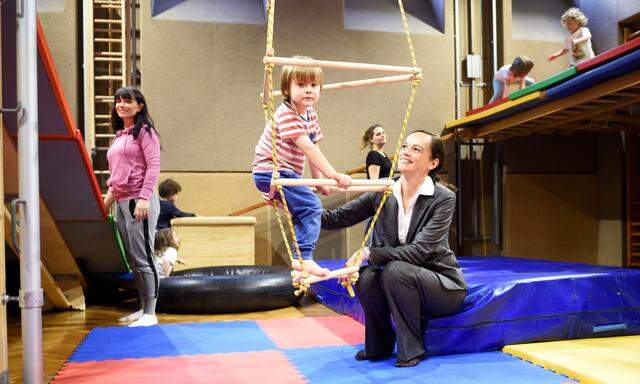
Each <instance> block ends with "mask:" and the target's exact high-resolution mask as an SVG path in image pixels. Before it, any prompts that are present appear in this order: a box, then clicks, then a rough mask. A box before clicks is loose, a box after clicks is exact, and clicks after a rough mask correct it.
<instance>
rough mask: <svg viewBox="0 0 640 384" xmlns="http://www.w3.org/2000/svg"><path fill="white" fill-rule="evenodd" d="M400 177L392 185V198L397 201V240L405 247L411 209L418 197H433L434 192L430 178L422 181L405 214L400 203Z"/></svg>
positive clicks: (411, 213) (411, 214)
mask: <svg viewBox="0 0 640 384" xmlns="http://www.w3.org/2000/svg"><path fill="white" fill-rule="evenodd" d="M401 183H402V176H401V177H400V178H399V179H398V180H397V181H396V182H395V183H394V184H393V196H395V198H396V200H397V201H398V239H399V240H400V244H402V245H405V244H406V241H407V232H409V225H410V224H411V216H413V208H414V206H415V205H416V200H418V196H419V195H425V196H433V194H434V192H435V185H434V184H433V179H431V177H430V176H427V178H426V179H425V180H424V182H423V183H422V185H421V186H420V188H418V192H416V194H415V196H413V197H412V198H411V200H410V201H409V208H408V209H407V212H405V211H404V204H403V202H402V187H401V185H402V184H401Z"/></svg>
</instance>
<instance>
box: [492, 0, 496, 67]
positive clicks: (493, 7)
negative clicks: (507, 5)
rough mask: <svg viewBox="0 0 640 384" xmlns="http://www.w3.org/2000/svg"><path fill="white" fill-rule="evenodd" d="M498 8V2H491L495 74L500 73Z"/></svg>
mask: <svg viewBox="0 0 640 384" xmlns="http://www.w3.org/2000/svg"><path fill="white" fill-rule="evenodd" d="M497 6H498V4H497V2H496V0H492V1H491V34H492V36H491V37H492V38H493V41H492V44H491V48H492V51H493V60H492V61H493V63H492V64H493V73H496V72H497V71H498V16H497V15H498V13H497V9H496V7H497Z"/></svg>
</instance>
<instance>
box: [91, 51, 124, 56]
mask: <svg viewBox="0 0 640 384" xmlns="http://www.w3.org/2000/svg"><path fill="white" fill-rule="evenodd" d="M96 56H122V51H100V52H96Z"/></svg>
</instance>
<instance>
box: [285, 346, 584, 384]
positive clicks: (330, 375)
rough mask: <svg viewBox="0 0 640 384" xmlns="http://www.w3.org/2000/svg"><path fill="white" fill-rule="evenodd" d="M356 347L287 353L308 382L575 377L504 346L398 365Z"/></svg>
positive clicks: (494, 383)
mask: <svg viewBox="0 0 640 384" xmlns="http://www.w3.org/2000/svg"><path fill="white" fill-rule="evenodd" d="M357 350H358V348H357V347H352V346H345V347H327V348H313V349H291V350H286V351H285V354H286V355H287V357H288V358H289V360H290V361H291V362H292V363H293V364H294V365H295V366H296V367H297V368H298V370H299V371H300V372H302V374H303V375H305V377H306V378H307V379H308V380H309V382H311V383H429V384H453V383H455V384H478V383H491V384H502V383H504V384H540V383H549V384H552V383H559V384H560V383H562V384H568V383H574V381H571V380H569V379H567V378H566V377H564V376H561V375H558V374H555V373H553V372H551V371H547V370H545V369H543V368H541V367H538V366H536V365H533V364H530V363H528V362H526V361H523V360H520V359H517V358H515V357H512V356H509V355H507V354H504V353H502V352H484V353H470V354H461V355H449V356H437V357H431V358H429V359H426V360H424V361H423V362H422V363H420V364H419V365H418V366H416V367H412V368H396V367H395V366H394V363H395V358H389V359H386V360H381V361H375V362H371V361H356V360H355V359H354V357H353V356H354V355H355V353H356V351H357Z"/></svg>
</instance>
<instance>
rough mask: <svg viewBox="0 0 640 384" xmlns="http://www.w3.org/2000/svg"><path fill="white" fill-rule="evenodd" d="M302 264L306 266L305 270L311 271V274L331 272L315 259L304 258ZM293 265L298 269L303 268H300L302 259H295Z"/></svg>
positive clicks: (321, 274)
mask: <svg viewBox="0 0 640 384" xmlns="http://www.w3.org/2000/svg"><path fill="white" fill-rule="evenodd" d="M302 266H303V267H304V270H305V271H307V272H309V274H311V275H316V276H326V275H328V274H329V273H330V272H331V271H329V270H328V269H327V268H322V267H321V266H319V265H318V263H316V262H315V261H313V260H302ZM292 267H293V269H295V270H297V271H300V270H301V269H302V268H300V261H298V260H293V263H292Z"/></svg>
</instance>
